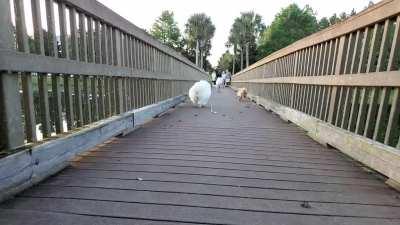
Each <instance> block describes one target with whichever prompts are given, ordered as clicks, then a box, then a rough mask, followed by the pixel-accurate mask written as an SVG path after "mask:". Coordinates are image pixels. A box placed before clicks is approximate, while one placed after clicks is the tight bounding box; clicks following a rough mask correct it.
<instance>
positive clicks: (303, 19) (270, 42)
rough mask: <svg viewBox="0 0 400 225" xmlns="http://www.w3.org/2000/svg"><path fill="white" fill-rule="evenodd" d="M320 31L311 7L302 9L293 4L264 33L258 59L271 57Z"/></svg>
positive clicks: (278, 15) (283, 10) (277, 16)
mask: <svg viewBox="0 0 400 225" xmlns="http://www.w3.org/2000/svg"><path fill="white" fill-rule="evenodd" d="M316 31H318V23H317V19H316V17H315V13H314V11H313V10H312V8H310V7H309V6H306V7H305V8H303V9H300V8H299V6H298V5H296V4H291V5H289V6H288V7H286V8H284V9H282V11H281V12H280V13H278V14H277V15H276V16H275V19H274V21H273V22H272V24H271V25H270V26H269V27H267V29H266V30H265V31H264V32H263V34H262V37H261V41H260V46H259V47H258V58H262V57H264V56H266V55H269V54H271V53H273V52H275V51H277V50H279V49H281V48H283V47H286V46H288V45H290V44H291V43H293V42H295V41H297V40H299V39H301V38H304V37H306V36H308V35H310V34H312V33H314V32H316Z"/></svg>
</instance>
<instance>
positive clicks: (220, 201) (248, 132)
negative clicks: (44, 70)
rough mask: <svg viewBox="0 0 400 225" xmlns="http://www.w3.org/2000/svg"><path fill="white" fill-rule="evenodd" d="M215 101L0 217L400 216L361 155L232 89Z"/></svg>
mask: <svg viewBox="0 0 400 225" xmlns="http://www.w3.org/2000/svg"><path fill="white" fill-rule="evenodd" d="M211 103H212V105H213V110H214V111H217V112H218V113H216V114H213V113H211V112H210V109H209V108H203V109H198V108H194V107H192V106H190V105H182V106H180V107H178V108H177V109H176V110H173V111H171V112H169V113H167V114H165V115H164V116H162V117H161V118H158V119H156V120H154V121H153V122H151V123H149V124H148V125H146V126H145V127H144V128H143V129H140V130H138V131H136V132H134V133H132V134H130V135H128V136H125V137H120V138H115V139H113V140H111V141H109V142H108V143H105V144H103V145H101V146H98V147H97V148H95V149H93V150H92V151H91V152H89V153H87V154H85V155H82V157H80V158H79V159H77V160H76V161H74V162H71V166H70V167H68V168H67V169H65V170H64V171H62V172H60V173H59V174H58V175H56V176H54V177H52V178H50V179H48V180H46V181H45V182H42V183H41V184H40V185H37V186H36V187H34V188H31V189H29V190H27V191H25V192H23V193H21V194H20V195H18V196H17V197H16V198H15V199H12V200H10V201H8V202H6V203H4V204H2V205H0V224H24V225H29V224H63V225H66V224H71V225H72V224H74V225H75V224H78V225H80V224H154V225H157V224H241V225H242V224H260V225H265V224H296V225H301V224H304V225H312V224H340V225H342V224H360V225H361V224H362V225H365V224H371V225H372V224H393V225H395V224H399V223H400V199H399V193H397V192H396V191H394V190H392V189H390V188H388V187H387V186H386V185H385V184H384V183H383V181H381V180H379V179H378V178H377V177H376V176H375V175H373V174H370V173H368V172H367V171H366V170H364V169H363V168H362V167H361V166H360V165H359V164H358V163H356V162H354V161H353V160H351V159H349V158H347V157H345V156H344V155H342V154H341V153H339V152H337V151H335V150H333V149H327V148H325V147H322V146H320V145H319V144H317V143H316V142H314V141H313V140H311V139H310V138H308V137H307V136H306V134H305V133H304V132H303V131H302V130H300V129H299V128H297V127H296V126H294V125H292V124H287V123H285V122H284V121H282V120H280V119H279V118H278V117H277V116H275V115H272V114H271V113H268V112H266V111H265V110H263V109H261V108H260V107H258V106H256V105H255V104H253V103H249V102H247V103H238V102H237V101H236V100H235V99H234V98H233V93H232V91H231V90H229V89H225V90H223V91H222V93H215V95H214V96H213V98H212V101H211ZM305 202H306V203H307V204H309V206H310V207H304V204H305ZM307 204H306V205H307Z"/></svg>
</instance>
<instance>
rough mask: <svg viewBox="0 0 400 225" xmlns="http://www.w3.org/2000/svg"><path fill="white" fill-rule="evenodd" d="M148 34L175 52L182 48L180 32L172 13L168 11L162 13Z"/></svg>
mask: <svg viewBox="0 0 400 225" xmlns="http://www.w3.org/2000/svg"><path fill="white" fill-rule="evenodd" d="M150 34H151V35H153V36H154V37H155V38H157V39H158V40H159V41H161V42H162V43H163V44H166V45H168V46H170V47H172V48H174V49H176V50H179V49H181V48H182V44H183V42H182V37H181V32H180V30H179V28H178V24H177V22H176V21H175V19H174V13H173V12H170V11H167V10H166V11H163V12H162V13H161V16H160V17H158V18H157V20H156V22H155V23H154V24H153V27H152V28H151V30H150Z"/></svg>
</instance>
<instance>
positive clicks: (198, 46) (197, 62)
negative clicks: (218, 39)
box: [196, 40, 200, 66]
mask: <svg viewBox="0 0 400 225" xmlns="http://www.w3.org/2000/svg"><path fill="white" fill-rule="evenodd" d="M199 51H200V43H199V40H196V66H200V64H199V63H200V62H199Z"/></svg>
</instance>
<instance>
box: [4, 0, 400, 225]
mask: <svg viewBox="0 0 400 225" xmlns="http://www.w3.org/2000/svg"><path fill="white" fill-rule="evenodd" d="M30 2H31V7H30V8H29V7H26V5H24V3H26V1H22V0H13V1H9V0H1V1H0V15H1V19H0V31H1V32H0V71H1V72H0V93H1V95H0V111H1V112H0V119H1V120H0V121H1V126H0V137H1V138H0V149H1V152H2V155H1V158H0V200H2V203H0V224H7V225H8V224H10V225H11V224H12V225H16V224H21V225H22V224H23V225H33V224H41V225H42V224H49V225H50V224H62V225H93V224H113V225H114V224H232V225H233V224H235V225H236V224H237V225H243V224H259V225H265V224H272V225H273V224H285V225H286V224H289V225H291V224H293V225H301V224H304V225H312V224H332V225H333V224H338V225H344V224H348V225H350V224H351V225H354V224H360V225H368V224H371V225H375V224H382V225H383V224H384V225H386V224H391V225H397V224H400V193H399V192H398V191H397V190H396V188H397V189H399V183H400V151H399V150H398V149H399V146H400V144H399V136H400V131H399V130H400V121H399V117H400V113H399V112H400V98H399V88H400V72H399V68H400V54H399V52H400V49H399V48H400V33H399V28H400V1H398V0H387V1H383V2H380V3H378V4H376V5H375V6H373V7H372V8H369V9H367V10H365V11H363V12H361V13H359V14H357V15H356V16H354V17H351V18H350V19H349V20H347V21H345V22H343V23H340V24H338V25H335V26H333V27H330V28H328V29H327V30H324V31H322V32H319V33H316V34H314V35H312V36H309V37H307V38H305V39H303V40H300V41H298V42H296V43H294V44H293V45H291V46H288V47H287V48H285V49H282V50H280V51H278V52H276V53H274V54H272V55H270V56H268V57H267V58H265V59H263V60H261V61H259V62H257V63H255V64H254V65H251V66H250V67H248V68H247V69H245V70H243V71H241V72H239V73H238V74H236V75H235V76H234V77H233V85H232V86H233V87H232V89H233V90H232V89H231V88H225V89H223V90H222V91H221V92H216V91H213V95H212V98H211V100H210V105H212V109H210V107H206V108H197V107H194V106H192V105H191V104H190V103H188V102H187V101H185V96H184V95H185V93H186V92H187V90H188V88H189V87H190V86H191V85H192V84H193V83H194V82H195V81H197V80H200V79H207V74H206V73H205V72H204V71H203V70H201V69H199V68H197V67H196V66H195V65H193V64H192V63H191V62H189V61H188V60H187V59H185V58H183V57H182V56H181V55H179V54H178V53H176V52H174V51H173V50H171V49H169V48H167V47H165V46H163V45H161V44H160V43H159V42H157V41H156V40H154V39H152V38H151V37H150V36H148V35H147V34H146V33H145V32H144V31H142V30H140V29H139V28H137V27H136V26H134V25H133V24H131V23H129V22H127V21H126V20H124V19H123V18H121V17H120V16H118V15H117V14H115V13H114V12H112V11H111V10H109V9H107V8H106V7H104V6H103V5H101V4H100V3H98V2H96V1H94V0H87V1H77V0H57V1H54V0H45V1H40V0H32V1H30ZM28 8H29V10H31V16H32V26H33V27H32V28H33V31H34V32H33V33H34V35H33V37H30V36H29V35H28V32H27V28H28V25H27V24H28V23H26V20H27V18H25V17H26V15H28V14H27V12H26V9H28ZM42 9H45V12H41V10H42ZM42 14H45V15H46V17H45V18H42V17H41V16H38V15H42ZM44 27H45V28H46V29H44ZM238 87H246V88H247V89H248V90H249V93H250V100H249V101H246V102H239V101H238V100H237V99H236V98H235V97H234V96H235V94H234V89H236V88H238Z"/></svg>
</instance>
